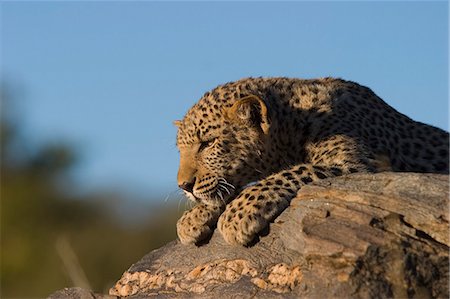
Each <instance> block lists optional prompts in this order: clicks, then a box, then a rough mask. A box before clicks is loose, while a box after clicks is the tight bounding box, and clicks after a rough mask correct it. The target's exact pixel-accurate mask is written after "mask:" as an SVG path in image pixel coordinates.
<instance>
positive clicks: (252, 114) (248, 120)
mask: <svg viewBox="0 0 450 299" xmlns="http://www.w3.org/2000/svg"><path fill="white" fill-rule="evenodd" d="M226 117H227V118H228V119H229V120H230V121H237V122H240V123H243V124H245V125H254V126H259V127H260V129H261V130H262V132H263V133H264V134H266V135H267V134H269V129H270V119H269V113H268V109H267V106H266V103H264V101H263V100H261V99H260V98H259V97H257V96H255V95H249V96H246V97H243V98H241V99H239V100H238V101H237V102H236V103H234V104H233V106H231V107H230V108H228V109H227V111H226Z"/></svg>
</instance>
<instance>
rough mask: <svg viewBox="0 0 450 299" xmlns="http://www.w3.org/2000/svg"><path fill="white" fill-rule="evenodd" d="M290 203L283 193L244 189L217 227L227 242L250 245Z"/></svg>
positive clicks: (230, 204)
mask: <svg viewBox="0 0 450 299" xmlns="http://www.w3.org/2000/svg"><path fill="white" fill-rule="evenodd" d="M288 205H289V202H288V201H287V200H286V197H285V196H284V195H283V194H282V193H279V194H277V193H270V194H268V193H264V191H262V192H256V193H252V191H244V192H243V193H241V194H240V195H239V196H238V197H237V198H236V199H235V200H233V201H232V202H231V203H229V204H228V206H227V207H226V209H225V212H223V214H222V215H221V216H220V218H219V221H218V223H217V227H218V228H219V231H220V232H221V234H222V236H223V238H224V239H225V241H227V243H229V244H239V245H249V244H250V243H251V242H252V241H254V240H255V237H256V236H257V235H258V234H259V233H261V232H262V231H263V230H265V229H266V228H267V227H268V225H269V222H270V221H272V220H273V219H274V218H275V217H277V216H278V215H279V214H280V213H281V212H282V211H283V210H284V209H286V207H287V206H288Z"/></svg>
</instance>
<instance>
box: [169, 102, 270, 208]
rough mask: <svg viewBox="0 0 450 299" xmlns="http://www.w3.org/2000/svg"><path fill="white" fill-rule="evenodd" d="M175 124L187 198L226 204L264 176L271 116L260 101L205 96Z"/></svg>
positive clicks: (180, 172)
mask: <svg viewBox="0 0 450 299" xmlns="http://www.w3.org/2000/svg"><path fill="white" fill-rule="evenodd" d="M174 123H175V125H176V126H177V127H178V133H177V147H178V149H179V152H180V166H179V170H178V185H179V187H180V188H182V189H183V191H184V192H185V194H186V195H187V197H188V198H189V199H191V200H193V201H195V202H201V203H204V204H208V205H216V206H217V205H219V206H221V205H226V204H227V203H228V202H229V201H230V200H232V199H233V198H234V195H235V194H237V192H239V190H241V189H242V188H243V187H244V186H246V185H248V184H249V183H251V182H254V181H256V180H258V179H260V178H261V177H263V176H264V175H265V174H266V172H267V169H266V165H265V163H264V162H263V161H264V160H263V156H264V155H265V151H266V148H267V146H266V145H267V143H268V142H269V141H268V139H269V135H270V134H269V132H270V116H269V111H268V109H267V105H266V104H265V103H264V101H263V100H262V99H261V98H260V97H258V96H255V95H246V96H242V97H239V98H233V97H228V98H226V97H223V96H222V97H221V96H220V95H217V94H211V93H207V94H206V95H205V96H204V97H203V98H201V99H200V101H199V102H198V103H197V104H195V105H194V106H193V107H192V108H191V109H190V110H189V111H188V113H187V114H186V115H185V117H184V118H183V120H181V121H175V122H174Z"/></svg>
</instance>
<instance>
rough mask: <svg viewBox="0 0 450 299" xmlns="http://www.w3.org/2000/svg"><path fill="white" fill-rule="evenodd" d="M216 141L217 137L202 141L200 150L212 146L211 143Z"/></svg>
mask: <svg viewBox="0 0 450 299" xmlns="http://www.w3.org/2000/svg"><path fill="white" fill-rule="evenodd" d="M214 141H216V139H215V138H213V139H210V140H208V141H202V142H200V147H199V149H198V151H199V152H201V151H202V150H204V149H205V148H207V147H210V146H211V145H213V143H214Z"/></svg>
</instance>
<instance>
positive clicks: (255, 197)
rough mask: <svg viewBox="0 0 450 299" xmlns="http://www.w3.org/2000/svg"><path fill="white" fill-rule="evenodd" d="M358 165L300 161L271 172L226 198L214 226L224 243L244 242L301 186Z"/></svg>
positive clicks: (260, 228) (349, 171)
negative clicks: (228, 199) (330, 164)
mask: <svg viewBox="0 0 450 299" xmlns="http://www.w3.org/2000/svg"><path fill="white" fill-rule="evenodd" d="M358 168H359V169H358ZM361 169H364V166H360V167H358V166H355V167H348V166H345V167H344V166H321V165H311V164H302V165H297V166H294V167H292V168H291V169H288V170H284V171H281V172H279V173H276V174H273V175H271V176H269V177H267V178H265V179H263V180H261V181H259V182H258V183H257V184H256V185H253V186H250V187H247V188H246V189H244V190H243V191H242V192H241V193H240V194H239V195H238V196H237V197H236V198H235V199H234V200H233V201H232V202H230V203H229V204H228V205H227V207H226V209H225V211H224V212H223V213H222V215H221V216H220V217H219V221H218V229H219V230H220V232H221V234H222V235H223V237H224V239H225V240H226V241H227V242H228V243H230V244H240V245H247V244H249V243H250V242H251V241H253V239H254V238H255V236H256V235H257V234H258V233H259V232H261V231H262V230H264V229H265V228H266V227H267V225H268V223H269V222H270V221H272V220H273V219H274V218H275V217H277V216H278V215H279V214H280V213H281V212H282V211H283V210H284V209H286V207H288V206H289V203H290V201H291V199H292V198H294V197H295V195H296V194H297V192H298V190H299V189H300V188H301V187H302V186H304V185H305V184H308V183H311V182H313V181H316V180H320V179H325V178H329V177H335V176H340V175H343V174H347V173H351V172H357V171H361Z"/></svg>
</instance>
